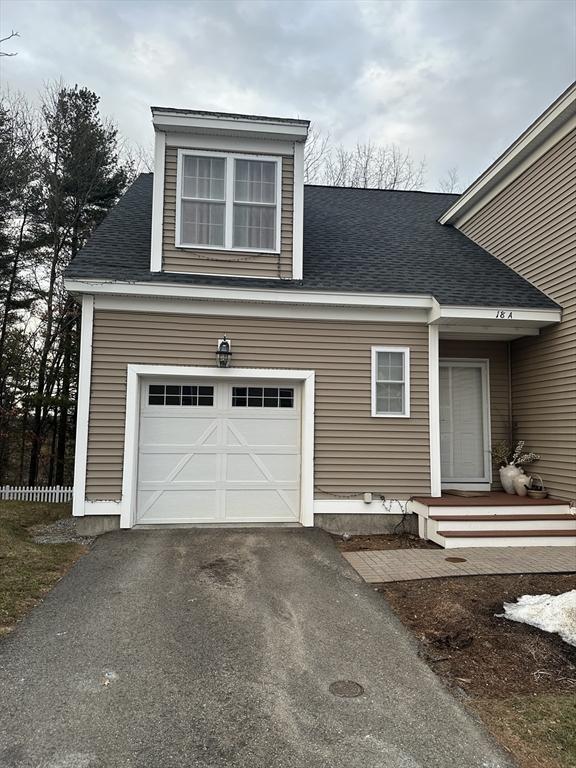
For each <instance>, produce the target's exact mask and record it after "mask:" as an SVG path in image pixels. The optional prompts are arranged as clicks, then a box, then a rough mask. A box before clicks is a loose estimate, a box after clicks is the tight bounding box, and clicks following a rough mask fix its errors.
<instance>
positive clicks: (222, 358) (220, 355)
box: [216, 336, 232, 368]
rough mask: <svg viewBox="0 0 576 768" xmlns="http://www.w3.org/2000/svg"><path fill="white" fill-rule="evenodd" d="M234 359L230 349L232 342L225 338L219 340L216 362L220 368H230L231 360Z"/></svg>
mask: <svg viewBox="0 0 576 768" xmlns="http://www.w3.org/2000/svg"><path fill="white" fill-rule="evenodd" d="M231 357H232V350H231V348H230V340H229V339H227V338H226V336H224V337H223V338H222V339H218V348H217V350H216V362H217V363H218V366H219V367H220V368H228V367H229V365H230V358H231Z"/></svg>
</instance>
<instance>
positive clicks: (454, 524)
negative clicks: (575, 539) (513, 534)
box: [428, 515, 576, 535]
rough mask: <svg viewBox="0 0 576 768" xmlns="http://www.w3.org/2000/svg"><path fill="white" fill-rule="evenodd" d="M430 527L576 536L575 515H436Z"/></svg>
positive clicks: (436, 529) (430, 521)
mask: <svg viewBox="0 0 576 768" xmlns="http://www.w3.org/2000/svg"><path fill="white" fill-rule="evenodd" d="M428 525H429V527H430V528H431V529H432V530H434V531H437V532H438V533H443V532H444V531H470V532H474V531H490V530H494V531H506V530H510V531H525V530H558V531H572V532H573V533H574V534H575V535H576V516H574V515H462V516H460V517H455V516H453V515H446V516H441V515H435V516H434V517H429V518H428Z"/></svg>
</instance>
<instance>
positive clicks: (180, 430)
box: [140, 409, 218, 448]
mask: <svg viewBox="0 0 576 768" xmlns="http://www.w3.org/2000/svg"><path fill="white" fill-rule="evenodd" d="M181 410H185V409H181ZM217 442H218V435H217V424H216V423H215V421H214V416H213V415H212V416H210V417H204V416H195V418H190V417H187V415H186V413H179V414H169V415H167V416H166V417H163V416H162V415H156V414H154V415H149V414H148V413H146V415H145V418H143V419H142V424H141V427H140V444H141V447H143V448H145V447H147V446H152V447H153V448H154V447H155V446H158V445H162V444H164V445H187V446H190V445H196V444H201V445H215V444H216V443H217Z"/></svg>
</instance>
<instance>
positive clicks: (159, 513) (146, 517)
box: [138, 488, 219, 524]
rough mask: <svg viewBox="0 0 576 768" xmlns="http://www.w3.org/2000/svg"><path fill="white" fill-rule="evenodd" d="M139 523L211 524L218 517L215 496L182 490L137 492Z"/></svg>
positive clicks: (209, 491) (216, 497) (208, 493)
mask: <svg viewBox="0 0 576 768" xmlns="http://www.w3.org/2000/svg"><path fill="white" fill-rule="evenodd" d="M138 510H139V516H138V522H139V523H143V524H146V523H149V524H162V523H164V524H166V523H195V522H196V523H202V522H206V523H209V522H213V521H214V520H216V519H217V517H218V514H219V511H218V510H219V502H218V492H217V491H216V490H214V489H194V490H191V489H189V488H185V489H182V490H178V489H174V488H172V489H170V490H168V491H163V492H162V493H161V494H159V493H158V492H157V491H139V493H138Z"/></svg>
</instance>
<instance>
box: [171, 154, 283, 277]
mask: <svg viewBox="0 0 576 768" xmlns="http://www.w3.org/2000/svg"><path fill="white" fill-rule="evenodd" d="M190 151H194V150H190ZM214 154H217V152H214ZM177 165H178V148H177V147H166V164H165V171H164V173H165V175H164V217H163V235H162V237H163V269H164V270H165V271H166V272H193V273H200V274H202V273H204V274H223V275H237V276H239V277H274V278H278V277H280V278H290V277H292V222H293V203H294V158H293V157H291V156H284V157H282V199H281V210H280V213H281V227H280V239H281V246H280V254H276V253H254V252H252V251H225V250H222V251H218V250H212V249H208V250H202V249H201V248H199V249H196V250H195V249H193V248H177V247H176V245H175V242H176V205H177V200H176V173H177Z"/></svg>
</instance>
